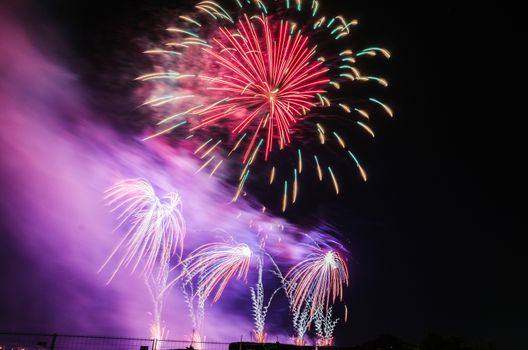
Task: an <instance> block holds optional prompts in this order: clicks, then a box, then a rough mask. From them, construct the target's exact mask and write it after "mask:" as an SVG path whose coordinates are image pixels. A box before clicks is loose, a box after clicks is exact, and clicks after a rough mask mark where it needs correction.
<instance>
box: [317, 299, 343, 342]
mask: <svg viewBox="0 0 528 350" xmlns="http://www.w3.org/2000/svg"><path fill="white" fill-rule="evenodd" d="M337 322H339V318H336V319H334V318H332V307H331V306H330V307H329V308H328V309H326V310H325V309H324V308H323V307H319V308H318V309H317V311H316V312H315V315H314V325H315V332H316V334H317V337H318V343H319V345H320V346H332V345H334V335H333V334H334V329H335V326H336V324H337Z"/></svg>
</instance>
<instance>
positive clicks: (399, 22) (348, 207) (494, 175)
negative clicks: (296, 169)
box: [0, 0, 528, 349]
mask: <svg viewBox="0 0 528 350" xmlns="http://www.w3.org/2000/svg"><path fill="white" fill-rule="evenodd" d="M183 2H184V1H161V0H155V1H154V0H152V1H124V0H116V1H105V2H103V1H84V2H76V1H60V0H56V1H51V0H48V1H7V3H8V8H10V12H11V13H14V14H15V16H16V18H18V19H19V20H20V21H22V22H25V23H31V26H30V28H31V30H32V31H33V34H37V33H39V35H41V36H42V40H41V41H40V40H37V42H36V44H35V45H36V46H37V47H39V46H41V45H42V46H43V47H45V48H46V50H48V51H52V52H54V53H55V54H56V55H57V56H59V57H61V58H62V61H63V62H68V64H69V67H70V69H71V70H72V71H74V72H75V74H76V75H77V76H78V79H79V81H80V82H81V84H82V85H83V86H84V87H85V89H86V90H87V97H86V99H87V101H88V102H87V103H88V104H89V105H91V106H92V108H93V109H94V110H99V111H104V112H105V113H106V114H107V115H111V116H115V117H112V118H113V120H112V123H114V124H115V125H118V126H120V127H122V125H123V124H124V123H123V121H122V120H120V119H119V117H117V116H118V115H123V114H125V113H129V114H130V113H132V114H133V113H135V112H134V111H131V108H130V104H129V103H128V102H127V100H128V99H129V98H130V96H128V95H129V92H130V91H129V90H127V86H126V84H125V86H124V87H123V82H122V80H123V76H126V74H127V72H128V74H130V76H129V77H133V74H135V72H134V71H132V72H131V68H130V65H129V62H130V59H131V58H133V57H139V54H138V53H137V52H136V51H137V45H138V44H137V40H136V39H137V38H139V37H140V36H141V35H145V30H146V28H148V26H149V25H151V24H152V23H155V22H156V21H157V20H158V19H159V18H160V17H163V14H164V13H165V11H167V13H169V12H170V11H171V10H173V9H178V8H179V7H181V6H188V5H186V4H184V5H182V4H181V3H183ZM322 3H323V6H324V7H325V8H327V9H331V8H334V7H339V8H340V12H342V13H344V14H346V15H347V16H349V17H356V18H359V19H360V26H359V27H358V28H357V29H356V30H357V31H358V33H359V34H358V37H359V38H361V40H364V42H365V43H370V44H376V45H378V44H379V45H380V46H384V47H387V48H388V49H389V50H390V51H391V53H392V54H393V57H392V58H391V60H390V61H389V62H388V63H386V64H385V63H384V64H382V65H381V70H382V72H383V73H384V74H382V75H385V76H387V77H388V78H389V81H390V82H391V86H390V89H389V90H388V91H387V92H386V93H385V96H386V100H388V101H389V103H390V104H391V106H392V107H393V108H394V110H395V114H396V117H395V118H394V119H392V120H389V119H388V118H379V119H378V120H377V121H376V122H375V123H374V125H375V129H376V131H377V137H376V139H375V141H374V142H369V143H367V144H365V147H364V149H362V150H361V154H362V158H363V162H364V163H365V165H366V168H367V169H368V172H369V182H368V183H367V184H363V183H362V182H361V181H360V180H359V179H356V178H353V179H352V180H351V181H347V182H345V183H344V184H343V187H344V188H343V194H342V195H340V196H339V198H335V197H334V196H323V200H322V201H317V202H313V203H308V204H306V208H305V207H303V208H304V209H298V210H296V211H294V212H292V213H290V214H289V215H290V216H289V219H290V220H291V221H292V222H295V223H297V224H299V225H303V224H305V223H306V222H310V220H311V219H310V218H309V217H310V216H312V215H316V216H317V217H318V218H320V219H321V220H323V221H325V222H328V223H330V224H331V225H333V226H334V227H335V229H336V230H337V231H339V232H341V234H342V235H343V237H344V240H345V244H346V246H347V248H348V249H349V250H350V253H351V254H350V256H351V264H350V268H351V286H350V288H349V289H348V290H347V294H346V298H347V304H348V308H349V321H348V324H347V325H346V328H345V327H341V328H339V329H338V331H337V335H336V338H337V339H339V340H340V343H345V344H351V345H353V344H358V343H361V342H364V341H367V340H369V339H373V338H376V337H378V336H379V335H381V334H387V333H390V334H394V335H396V336H399V337H402V338H403V339H406V340H408V341H411V342H416V341H419V340H420V339H422V338H423V337H424V336H425V335H426V334H427V333H429V332H436V333H439V334H442V335H455V336H461V337H463V338H465V339H468V340H470V341H473V340H475V341H482V342H484V341H494V342H496V344H497V345H498V348H500V349H521V348H524V347H526V344H527V341H528V340H527V337H526V334H527V332H526V331H527V329H528V323H527V322H526V320H527V317H526V315H527V314H528V307H527V306H528V303H527V301H526V295H527V292H528V290H527V289H526V286H525V282H526V271H525V269H524V267H525V266H526V258H525V246H524V245H522V244H521V237H522V235H523V232H524V234H525V233H526V232H528V230H527V229H526V224H525V221H524V220H522V221H521V211H524V210H522V208H523V207H525V205H524V204H523V203H524V202H525V197H524V195H523V192H524V190H525V189H526V187H525V180H526V172H525V170H523V169H522V168H524V167H525V164H523V163H524V161H525V160H526V156H525V153H524V152H525V151H526V146H525V145H524V142H522V141H521V140H523V139H524V138H525V136H524V135H523V134H524V131H525V130H526V129H525V127H524V126H521V118H522V114H524V112H523V111H524V108H523V107H522V104H524V100H523V98H522V95H521V92H522V91H525V89H524V88H523V85H524V83H523V81H522V78H521V71H524V67H523V66H524V64H523V63H521V60H523V59H524V53H523V51H524V50H525V47H524V46H525V44H526V41H525V39H523V40H521V38H520V37H521V34H520V31H521V23H522V22H521V19H520V13H519V11H520V10H519V9H515V8H512V7H510V6H507V4H506V3H505V2H500V3H499V2H497V3H494V4H487V3H486V4H485V3H484V2H482V3H479V4H478V5H474V6H467V7H461V5H460V2H454V1H444V2H435V3H433V4H422V5H415V6H412V7H411V6H408V5H401V4H397V5H398V6H396V4H395V3H394V2H393V3H392V4H391V5H386V4H382V3H380V2H377V1H343V0H341V1H338V0H333V1H330V0H325V1H322ZM57 33H60V35H57ZM0 35H2V33H0ZM0 54H1V53H0ZM0 62H1V61H0ZM2 70H3V67H0V79H2ZM113 73H115V76H119V79H121V80H120V81H117V82H116V81H113V79H112V74H113ZM519 83H520V85H519ZM120 98H121V100H120ZM0 101H1V96H0ZM110 102H112V103H110ZM0 105H1V104H0ZM132 118H134V116H132ZM0 152H2V150H0ZM0 165H1V164H0ZM8 186H9V183H8V182H7V181H3V172H0V189H6V188H7V187H8ZM13 200H14V199H13V198H9V197H6V196H2V202H3V203H4V205H3V206H2V207H5V206H8V205H10V203H11V201H13ZM4 215H12V214H7V211H3V212H2V211H0V229H1V232H0V331H2V329H7V330H13V329H12V327H11V326H10V325H11V321H12V318H16V317H18V316H17V314H16V313H15V312H14V311H13V308H12V307H11V308H8V305H10V304H11V303H12V298H14V294H16V291H17V289H18V288H23V286H19V285H18V283H17V282H16V281H17V277H16V276H17V275H19V274H20V273H23V274H26V275H27V276H32V277H34V278H36V279H37V280H38V279H39V276H40V275H41V274H43V273H44V272H43V271H41V270H40V269H39V268H38V267H35V266H29V265H30V262H29V260H28V259H27V257H26V256H24V254H23V252H22V251H21V250H20V249H18V246H17V243H16V239H15V236H16V234H17V232H16V230H15V229H13V228H12V227H9V225H8V224H6V222H8V220H6V219H5V217H4ZM42 253H43V254H45V251H43V252H42ZM44 288H53V287H52V286H48V285H46V286H44ZM19 307H20V308H23V305H22V304H20V305H19ZM8 309H9V310H10V311H9V312H7V313H5V312H3V311H2V310H8ZM23 312H24V310H23V309H20V313H23ZM40 317H43V318H44V319H46V318H53V315H52V313H48V314H45V315H40ZM17 324H20V323H17ZM19 328H20V327H19ZM17 330H18V331H26V329H23V328H20V329H17ZM28 330H30V331H38V330H37V329H28ZM56 331H57V332H59V333H60V332H61V330H60V329H57V330H56ZM117 335H118V334H117Z"/></svg>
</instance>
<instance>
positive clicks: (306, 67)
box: [194, 15, 330, 163]
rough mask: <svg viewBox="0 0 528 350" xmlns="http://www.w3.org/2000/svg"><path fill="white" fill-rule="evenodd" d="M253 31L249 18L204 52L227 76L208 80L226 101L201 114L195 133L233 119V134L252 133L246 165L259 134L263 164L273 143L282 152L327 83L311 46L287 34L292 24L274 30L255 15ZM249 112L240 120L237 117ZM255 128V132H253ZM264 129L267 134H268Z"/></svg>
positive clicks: (282, 24)
mask: <svg viewBox="0 0 528 350" xmlns="http://www.w3.org/2000/svg"><path fill="white" fill-rule="evenodd" d="M254 18H256V19H258V23H259V24H260V25H259V27H256V26H255V25H254V24H253V22H251V21H250V19H249V18H248V17H247V16H244V19H242V20H241V21H240V22H239V23H238V25H237V29H238V30H237V31H228V30H227V29H225V28H221V29H220V33H221V38H219V39H218V38H216V39H214V40H213V42H214V43H215V44H216V46H215V47H214V48H212V49H206V50H205V51H206V52H207V54H209V55H211V56H212V57H213V58H214V59H215V61H216V62H217V63H218V64H219V65H220V66H221V67H222V68H223V69H225V71H226V74H224V75H223V76H222V77H220V78H215V79H212V80H211V82H212V84H213V85H214V86H215V87H212V88H210V89H212V90H220V91H222V92H223V93H224V94H225V98H224V99H223V100H222V102H221V103H219V104H218V105H216V106H214V107H211V108H208V109H205V110H202V111H200V112H199V113H198V114H199V115H201V116H202V117H203V119H202V120H201V122H200V124H199V125H197V126H195V127H194V129H198V128H201V127H204V126H207V125H210V124H212V123H216V122H218V121H220V120H225V119H226V118H229V119H230V120H232V121H233V122H234V123H233V125H234V126H233V129H232V133H234V134H239V133H241V132H244V131H246V130H247V129H251V132H252V138H251V142H250V143H249V145H248V147H247V150H246V152H245V155H244V160H243V162H244V163H245V162H246V161H247V160H248V158H249V156H250V154H251V151H252V149H253V148H254V146H255V142H256V140H257V139H258V138H259V135H260V134H261V133H265V135H266V148H265V159H267V158H268V155H269V153H270V152H271V151H272V150H273V143H274V140H278V144H279V146H280V148H283V147H284V145H285V144H289V143H290V142H291V140H290V134H291V131H292V130H291V128H292V125H293V124H295V123H296V122H297V121H298V120H299V118H301V117H302V116H303V115H305V114H306V113H307V112H308V111H309V110H310V109H311V108H313V107H315V106H316V105H317V102H316V96H317V94H321V93H325V92H326V91H325V90H324V89H323V86H324V85H326V84H328V82H329V81H330V80H329V79H328V78H326V77H324V74H325V73H326V72H327V71H328V69H327V68H325V67H324V66H323V62H321V61H317V60H314V59H313V55H314V54H315V47H309V44H308V37H306V36H303V35H301V34H300V33H299V32H297V34H296V35H294V36H292V35H290V34H289V27H290V24H289V23H288V22H286V21H281V22H280V24H279V25H278V26H277V28H273V25H272V23H270V20H269V18H268V17H266V16H264V15H263V16H259V17H257V16H255V17H254ZM241 111H247V114H244V115H243V116H242V117H241V114H240V113H239V112H241ZM255 126H256V127H255ZM266 129H267V130H266Z"/></svg>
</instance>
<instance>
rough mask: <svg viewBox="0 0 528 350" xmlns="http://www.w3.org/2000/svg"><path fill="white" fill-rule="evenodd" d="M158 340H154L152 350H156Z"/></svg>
mask: <svg viewBox="0 0 528 350" xmlns="http://www.w3.org/2000/svg"><path fill="white" fill-rule="evenodd" d="M156 342H157V340H156V339H152V350H156Z"/></svg>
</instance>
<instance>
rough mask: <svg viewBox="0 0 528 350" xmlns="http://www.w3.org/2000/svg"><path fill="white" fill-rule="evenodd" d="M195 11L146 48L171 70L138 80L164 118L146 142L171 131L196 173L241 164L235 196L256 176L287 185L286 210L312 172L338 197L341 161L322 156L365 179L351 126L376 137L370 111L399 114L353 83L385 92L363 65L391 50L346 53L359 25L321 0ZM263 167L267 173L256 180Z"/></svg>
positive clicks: (242, 3)
mask: <svg viewBox="0 0 528 350" xmlns="http://www.w3.org/2000/svg"><path fill="white" fill-rule="evenodd" d="M195 9H196V11H195V12H194V13H192V14H189V15H186V16H180V17H179V18H178V21H176V23H177V24H176V23H175V26H173V27H169V28H167V31H168V32H169V33H170V35H172V36H173V38H172V39H171V40H169V41H168V42H166V43H165V46H164V47H163V48H160V47H157V48H149V49H148V50H146V51H145V53H147V54H149V55H152V56H153V57H156V66H158V67H160V66H161V67H163V66H165V67H169V66H170V67H171V70H166V71H156V72H151V73H147V74H143V75H142V76H140V77H138V78H137V80H140V81H145V82H149V84H156V85H154V87H153V91H156V95H153V96H151V97H149V98H148V99H147V100H146V101H145V102H144V103H143V105H146V106H152V107H156V108H161V109H162V111H161V113H167V114H166V115H163V116H162V117H161V118H160V119H159V120H158V127H159V130H158V131H156V132H155V133H153V134H152V135H150V136H148V137H146V139H150V138H152V137H157V136H160V135H164V134H169V133H174V134H177V135H179V136H181V138H182V139H185V140H190V142H192V143H194V144H195V146H194V147H195V148H194V154H195V155H196V156H197V157H198V158H199V159H200V160H201V161H202V164H201V166H200V167H199V169H198V171H205V170H207V171H208V172H209V174H210V175H211V176H212V175H213V174H215V173H217V170H218V169H219V168H220V167H221V166H222V165H223V164H226V162H224V160H225V158H226V157H233V158H236V159H234V160H233V161H234V162H238V161H239V162H240V164H241V165H240V166H241V171H240V175H239V176H238V180H239V185H238V186H237V190H236V194H235V196H234V200H236V199H238V198H239V196H240V195H241V194H242V193H243V191H244V189H245V187H247V184H248V183H249V182H251V181H249V182H248V178H250V175H251V179H253V178H255V181H262V182H266V183H269V184H270V185H271V186H274V183H276V184H278V186H281V187H282V184H284V187H283V188H284V191H281V192H282V193H281V194H280V196H281V199H280V207H281V208H282V210H283V211H285V210H286V209H287V207H288V205H290V204H294V203H296V202H297V201H298V197H299V196H300V195H301V192H302V191H301V190H300V184H301V183H302V182H303V181H302V180H303V178H308V177H309V176H310V175H309V173H308V172H306V171H303V170H304V169H306V170H309V171H312V173H313V175H314V176H310V178H312V179H319V180H320V181H329V184H330V186H331V187H333V188H334V190H335V192H336V194H339V191H340V186H339V182H338V180H339V178H340V176H339V175H338V174H335V172H334V171H333V170H332V166H331V159H332V158H334V159H335V157H334V156H333V157H332V158H331V157H325V154H330V153H332V154H339V155H342V158H344V159H349V160H352V162H353V164H354V165H355V166H356V167H357V169H358V173H359V174H360V176H361V178H362V179H363V180H364V181H366V180H367V175H366V171H365V169H364V168H363V166H362V165H361V163H360V162H359V160H358V158H357V157H356V155H355V153H353V152H352V150H351V149H350V137H349V136H348V135H349V133H348V130H349V129H350V127H349V126H350V125H348V124H349V123H351V124H353V125H356V126H357V127H359V130H362V131H364V132H366V134H367V135H369V136H374V135H375V133H374V130H373V128H372V127H371V126H370V125H369V122H370V115H369V109H371V107H375V108H377V109H379V110H382V111H384V112H386V113H387V114H388V115H389V116H391V117H392V116H393V111H392V109H391V108H390V107H389V106H388V105H387V104H385V103H384V102H382V101H381V100H380V99H378V98H374V97H370V96H361V95H359V94H358V89H357V88H356V89H355V90H354V91H355V94H356V95H357V96H356V95H354V93H351V92H350V91H349V90H347V85H351V86H357V84H368V83H372V82H373V83H377V84H378V85H380V86H381V87H386V86H387V85H388V82H387V80H386V79H383V78H380V77H376V76H372V75H367V74H363V73H362V72H361V70H360V66H361V61H362V60H363V59H372V58H374V57H375V56H381V57H385V58H389V57H390V53H389V51H387V50H386V49H383V48H380V47H368V48H364V49H358V50H352V49H350V48H349V46H348V41H347V37H348V36H349V35H350V34H351V32H352V28H353V27H354V26H356V25H357V24H358V21H357V20H347V19H346V18H345V17H344V16H341V15H335V16H331V15H326V14H322V13H320V12H321V6H320V3H319V1H317V0H311V1H300V0H299V1H295V2H294V1H293V0H292V1H290V0H284V1H271V0H270V1H265V0H235V1H231V2H228V1H225V2H220V1H209V0H208V1H201V2H198V3H197V4H196V6H195ZM196 67H198V68H196ZM172 69H177V70H178V71H174V70H172ZM161 91H163V94H161V95H160V94H159V93H160V92H161ZM183 91H185V92H183ZM359 91H360V90H359ZM343 121H344V122H343ZM219 129H222V130H225V131H228V132H219ZM180 130H181V132H180ZM332 148H336V150H332ZM314 160H315V162H314ZM268 163H271V164H270V165H267V164H268ZM252 168H257V170H258V171H251V169H252ZM263 169H269V171H270V173H269V176H267V175H266V176H260V175H259V174H262V171H263ZM323 169H326V170H327V171H324V170H323ZM307 173H308V175H306V174H307ZM323 173H327V175H328V176H323ZM301 174H302V176H301ZM288 184H290V186H288ZM281 189H282V188H281Z"/></svg>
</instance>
